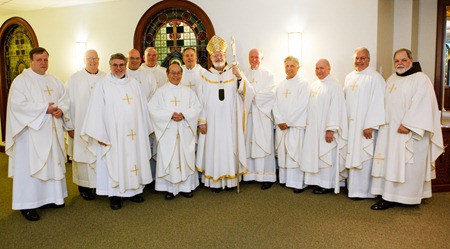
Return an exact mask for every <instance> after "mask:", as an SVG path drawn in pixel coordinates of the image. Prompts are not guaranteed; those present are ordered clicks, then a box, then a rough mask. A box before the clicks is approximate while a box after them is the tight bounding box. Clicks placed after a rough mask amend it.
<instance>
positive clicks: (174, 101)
mask: <svg viewBox="0 0 450 249" xmlns="http://www.w3.org/2000/svg"><path fill="white" fill-rule="evenodd" d="M170 102H173V104H174V105H175V106H178V102H181V101H179V100H177V97H176V96H175V97H173V100H171V101H170Z"/></svg>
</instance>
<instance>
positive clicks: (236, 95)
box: [196, 66, 254, 188]
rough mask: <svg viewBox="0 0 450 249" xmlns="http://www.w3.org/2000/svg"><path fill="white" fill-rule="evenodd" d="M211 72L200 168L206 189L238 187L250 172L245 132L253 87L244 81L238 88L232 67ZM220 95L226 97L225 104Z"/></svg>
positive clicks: (205, 89)
mask: <svg viewBox="0 0 450 249" xmlns="http://www.w3.org/2000/svg"><path fill="white" fill-rule="evenodd" d="M210 71H211V72H210ZM210 71H207V72H205V74H204V75H203V77H202V78H203V80H202V89H201V91H202V92H201V93H200V94H199V99H200V102H201V103H202V113H201V115H200V118H199V124H206V125H207V133H206V134H200V135H199V141H198V147H197V158H196V165H197V169H198V170H199V171H200V172H202V174H203V177H202V181H203V182H204V183H205V186H207V187H213V188H225V187H234V186H236V185H237V179H238V176H239V175H242V174H245V173H246V172H247V154H246V151H245V142H244V132H245V128H246V118H247V110H248V109H249V108H250V105H251V101H252V100H253V95H254V93H253V87H252V86H251V85H250V84H249V82H248V81H247V79H246V78H245V77H243V78H242V80H241V82H240V83H239V88H238V87H237V83H238V82H237V79H236V78H235V76H234V75H233V73H232V70H231V68H230V67H229V66H226V68H225V69H224V72H218V71H217V70H215V69H210ZM219 90H220V91H219ZM219 92H221V94H222V93H223V95H222V97H223V99H222V100H220V99H219V98H220V96H219Z"/></svg>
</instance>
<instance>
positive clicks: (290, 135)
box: [273, 75, 311, 168]
mask: <svg viewBox="0 0 450 249" xmlns="http://www.w3.org/2000/svg"><path fill="white" fill-rule="evenodd" d="M310 91H311V89H310V84H309V83H308V82H306V81H304V80H302V79H300V77H299V76H298V75H297V76H295V77H293V78H291V79H287V80H284V81H282V82H281V83H280V84H279V85H278V87H277V90H276V102H275V105H274V107H273V116H274V119H275V125H278V124H283V123H286V124H287V125H288V126H289V128H288V129H286V130H281V129H280V127H278V126H276V130H275V136H276V137H275V148H276V150H277V155H278V164H279V167H280V168H299V167H300V158H301V148H302V147H303V135H304V132H305V127H306V117H307V111H308V101H309V95H310Z"/></svg>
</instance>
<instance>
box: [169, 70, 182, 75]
mask: <svg viewBox="0 0 450 249" xmlns="http://www.w3.org/2000/svg"><path fill="white" fill-rule="evenodd" d="M169 74H170V75H181V72H173V71H170V72H169Z"/></svg>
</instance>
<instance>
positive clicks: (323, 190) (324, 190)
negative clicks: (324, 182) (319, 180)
mask: <svg viewBox="0 0 450 249" xmlns="http://www.w3.org/2000/svg"><path fill="white" fill-rule="evenodd" d="M331 192H333V189H331V188H321V187H317V188H315V189H314V190H313V193H314V194H316V195H323V194H328V193H331Z"/></svg>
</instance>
